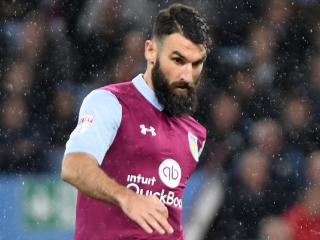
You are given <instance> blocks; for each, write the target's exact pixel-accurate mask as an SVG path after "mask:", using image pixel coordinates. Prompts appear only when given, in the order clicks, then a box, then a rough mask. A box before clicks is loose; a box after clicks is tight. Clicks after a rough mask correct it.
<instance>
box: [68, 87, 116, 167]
mask: <svg viewBox="0 0 320 240" xmlns="http://www.w3.org/2000/svg"><path fill="white" fill-rule="evenodd" d="M121 117H122V107H121V104H120V103H119V101H118V99H117V97H116V96H115V95H113V94H112V93H111V92H109V91H106V90H102V89H97V90H94V91H92V92H91V93H89V94H88V95H87V96H86V97H85V99H84V100H83V103H82V105H81V108H80V112H79V118H78V125H77V127H76V128H75V129H74V130H73V132H72V133H71V135H70V138H69V140H68V141H67V144H66V150H65V154H67V153H71V152H85V153H89V154H91V155H92V156H94V157H95V158H96V160H97V162H98V163H99V164H101V163H102V161H103V158H104V156H105V154H106V152H107V151H108V149H109V147H110V145H111V144H112V142H113V140H114V138H115V136H116V134H117V131H118V128H119V126H120V123H121Z"/></svg>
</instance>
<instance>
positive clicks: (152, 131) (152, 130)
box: [140, 124, 157, 137]
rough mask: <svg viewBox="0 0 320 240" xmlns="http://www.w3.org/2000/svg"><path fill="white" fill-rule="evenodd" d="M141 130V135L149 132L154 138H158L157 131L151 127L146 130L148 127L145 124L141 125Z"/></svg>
mask: <svg viewBox="0 0 320 240" xmlns="http://www.w3.org/2000/svg"><path fill="white" fill-rule="evenodd" d="M140 128H141V133H142V134H143V135H146V134H147V132H149V133H151V136H152V137H154V136H156V135H157V134H156V130H155V129H154V127H152V126H150V127H149V128H146V126H145V125H144V124H141V125H140Z"/></svg>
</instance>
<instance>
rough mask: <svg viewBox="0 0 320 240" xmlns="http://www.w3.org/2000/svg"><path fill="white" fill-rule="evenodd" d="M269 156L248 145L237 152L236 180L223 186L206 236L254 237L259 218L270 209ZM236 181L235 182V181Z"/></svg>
mask: <svg viewBox="0 0 320 240" xmlns="http://www.w3.org/2000/svg"><path fill="white" fill-rule="evenodd" d="M269 167H270V159H269V158H268V157H267V156H266V155H264V154H263V153H262V152H260V151H258V150H255V149H250V150H247V151H245V152H244V153H242V154H241V157H240V160H239V162H238V165H237V167H236V173H235V174H236V180H235V181H234V182H233V181H230V182H228V183H227V185H226V186H225V189H226V190H225V199H224V201H223V206H222V208H221V210H220V211H219V212H218V216H217V219H216V221H215V223H214V224H213V227H212V228H211V229H210V231H209V233H208V235H207V239H217V240H219V239H237V240H241V239H243V240H245V239H254V238H255V237H256V233H257V227H258V223H259V221H260V219H262V218H263V217H265V216H266V215H267V214H268V213H269V211H270V205H271V204H272V203H271V202H270V199H269V197H268V191H267V190H268V185H269ZM235 183H237V184H235Z"/></svg>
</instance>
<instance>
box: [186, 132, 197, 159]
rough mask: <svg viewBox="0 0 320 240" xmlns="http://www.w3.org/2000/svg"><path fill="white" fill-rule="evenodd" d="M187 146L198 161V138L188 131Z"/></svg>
mask: <svg viewBox="0 0 320 240" xmlns="http://www.w3.org/2000/svg"><path fill="white" fill-rule="evenodd" d="M188 140H189V148H190V151H191V154H192V156H193V158H194V160H196V161H197V162H198V161H199V150H198V138H197V137H196V136H194V135H193V134H192V133H191V132H188Z"/></svg>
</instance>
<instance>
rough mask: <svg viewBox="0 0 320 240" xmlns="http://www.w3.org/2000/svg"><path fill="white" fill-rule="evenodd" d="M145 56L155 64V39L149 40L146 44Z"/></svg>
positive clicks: (149, 61)
mask: <svg viewBox="0 0 320 240" xmlns="http://www.w3.org/2000/svg"><path fill="white" fill-rule="evenodd" d="M144 57H145V58H146V60H147V61H148V63H151V64H154V63H155V62H156V59H157V44H156V42H155V41H153V40H147V41H146V42H145V44H144Z"/></svg>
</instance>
